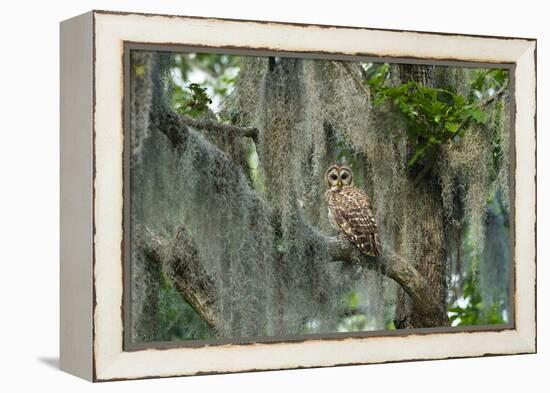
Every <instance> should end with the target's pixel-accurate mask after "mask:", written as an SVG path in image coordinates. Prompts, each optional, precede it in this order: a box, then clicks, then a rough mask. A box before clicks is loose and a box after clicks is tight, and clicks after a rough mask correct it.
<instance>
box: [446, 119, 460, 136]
mask: <svg viewBox="0 0 550 393" xmlns="http://www.w3.org/2000/svg"><path fill="white" fill-rule="evenodd" d="M458 127H460V124H459V123H455V122H447V123H445V128H446V129H447V130H449V131H451V132H452V133H453V134H454V133H455V132H456V131H457V130H458Z"/></svg>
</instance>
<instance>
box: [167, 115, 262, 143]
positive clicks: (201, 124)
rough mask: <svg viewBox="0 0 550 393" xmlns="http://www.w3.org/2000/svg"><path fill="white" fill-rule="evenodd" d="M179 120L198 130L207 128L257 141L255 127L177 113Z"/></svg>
mask: <svg viewBox="0 0 550 393" xmlns="http://www.w3.org/2000/svg"><path fill="white" fill-rule="evenodd" d="M178 116H179V118H180V120H181V121H182V122H183V123H185V124H187V125H188V126H190V127H193V128H197V129H199V130H208V131H214V132H223V133H230V134H233V135H237V136H244V137H249V138H252V140H253V141H254V142H256V143H258V134H259V131H258V129H257V128H256V127H238V126H234V125H230V124H222V123H220V122H217V121H214V120H207V119H201V120H198V119H193V118H192V117H190V116H185V115H178Z"/></svg>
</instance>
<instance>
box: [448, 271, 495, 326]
mask: <svg viewBox="0 0 550 393" xmlns="http://www.w3.org/2000/svg"><path fill="white" fill-rule="evenodd" d="M458 303H462V305H461V304H458ZM448 311H449V315H450V316H449V320H450V321H451V324H452V325H453V326H469V325H496V324H503V323H505V322H506V321H505V320H504V318H503V317H502V312H501V305H499V304H498V303H497V302H495V303H493V304H491V305H490V306H489V307H486V305H485V304H484V301H483V298H482V296H481V292H480V290H479V286H478V282H477V279H476V276H475V275H474V274H473V273H470V274H469V275H468V278H467V279H466V281H465V282H464V294H463V302H457V304H455V305H454V306H452V307H449V309H448Z"/></svg>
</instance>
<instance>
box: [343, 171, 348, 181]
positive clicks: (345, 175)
mask: <svg viewBox="0 0 550 393" xmlns="http://www.w3.org/2000/svg"><path fill="white" fill-rule="evenodd" d="M347 178H348V173H347V172H344V173H342V180H346V179H347Z"/></svg>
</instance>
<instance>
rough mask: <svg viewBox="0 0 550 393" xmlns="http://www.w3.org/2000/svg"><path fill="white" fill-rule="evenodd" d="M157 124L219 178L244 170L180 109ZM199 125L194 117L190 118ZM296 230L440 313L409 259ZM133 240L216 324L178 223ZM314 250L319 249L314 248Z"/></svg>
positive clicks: (208, 286) (212, 303)
mask: <svg viewBox="0 0 550 393" xmlns="http://www.w3.org/2000/svg"><path fill="white" fill-rule="evenodd" d="M158 121H159V124H158V126H159V127H158V129H159V130H160V131H161V132H162V133H164V134H165V135H166V136H167V137H168V139H169V140H170V141H171V143H172V145H173V146H174V147H175V148H183V149H185V148H186V144H187V143H190V141H191V140H192V141H193V143H194V144H195V145H194V147H193V148H194V149H199V150H200V151H202V152H203V153H204V154H203V155H204V156H205V157H209V159H211V160H212V161H213V162H217V167H218V168H220V169H223V170H224V171H226V173H222V174H220V176H222V177H223V178H231V179H236V178H238V177H240V176H244V174H243V173H242V171H241V170H240V169H239V168H238V167H237V165H236V164H235V163H233V162H232V160H231V158H230V157H229V156H228V155H227V154H225V153H224V152H222V151H221V150H219V149H218V148H216V147H215V146H213V145H212V144H210V143H209V142H208V141H207V140H205V139H204V138H199V137H198V136H197V135H198V134H197V133H195V132H194V131H193V130H192V129H190V128H188V126H189V124H188V123H187V122H186V121H185V119H184V118H182V116H181V115H178V114H175V113H173V112H166V113H164V114H160V117H159V119H158ZM194 124H195V125H197V126H198V125H199V124H198V123H194ZM190 138H191V139H190ZM242 192H246V193H247V194H248V195H247V196H246V198H249V197H251V198H252V199H253V200H255V205H257V206H261V207H262V208H261V209H259V211H261V212H263V214H265V215H267V216H268V218H267V219H268V221H269V222H271V223H273V225H276V221H277V220H275V219H274V217H273V214H274V213H273V209H272V208H270V207H269V206H268V205H267V203H266V202H265V201H263V200H262V199H261V198H260V197H259V196H258V195H257V194H256V193H255V192H254V190H253V189H251V188H250V187H247V188H245V189H244V190H242ZM299 227H300V231H299V232H298V233H297V235H299V236H302V237H303V238H304V240H305V241H306V242H308V243H309V247H310V249H311V250H316V252H326V254H325V255H328V256H329V257H330V260H332V261H335V262H336V261H338V262H344V263H353V264H358V265H361V266H364V267H366V268H370V269H375V270H377V271H380V272H381V273H382V274H384V275H386V276H387V277H389V278H391V279H393V280H394V281H396V282H397V283H398V284H399V285H400V286H401V287H403V289H404V290H405V291H406V292H407V294H408V295H409V296H410V297H411V299H412V301H413V302H414V303H415V306H416V310H419V312H420V313H422V315H426V316H429V315H433V316H434V317H435V316H436V315H441V314H440V313H445V312H446V311H445V310H441V309H440V307H439V304H438V302H437V301H436V297H435V296H433V294H432V292H431V289H430V287H429V286H428V284H427V282H426V280H425V279H424V278H423V277H422V276H421V275H420V273H419V272H418V271H417V270H416V269H415V267H414V265H413V264H411V263H410V262H409V261H407V260H406V259H404V258H403V257H401V256H400V255H398V254H396V253H395V252H393V251H391V250H385V251H384V253H383V254H382V255H381V256H378V257H372V256H366V255H365V254H363V253H362V252H361V251H360V250H359V249H358V248H357V247H355V246H354V245H353V244H351V243H350V242H348V241H347V240H345V239H343V238H341V237H338V236H334V237H331V236H326V235H324V234H322V233H321V232H320V231H319V230H318V229H317V228H314V227H312V226H311V225H309V224H308V223H307V222H305V220H304V219H301V221H300V225H299ZM142 232H143V233H142V235H140V241H139V243H140V244H139V246H140V247H141V248H142V250H143V251H144V252H145V254H146V255H147V256H148V257H149V259H151V260H152V261H154V262H156V263H162V264H163V265H164V266H168V267H169V268H170V269H171V270H172V271H173V272H174V275H173V277H174V283H175V286H176V288H177V289H178V291H179V292H180V293H181V294H182V295H183V296H184V297H185V299H186V300H187V301H188V303H190V304H191V306H192V307H193V308H194V309H195V310H196V311H197V313H198V314H199V315H201V316H202V317H203V318H204V319H205V320H206V321H207V322H208V323H209V324H210V325H211V326H213V327H216V326H221V325H219V323H220V321H221V318H220V316H219V312H218V309H217V306H216V290H215V285H214V283H213V282H212V279H211V277H209V276H208V274H207V273H206V272H205V271H204V269H203V267H202V266H201V264H200V258H199V255H198V251H197V249H196V247H195V246H194V245H193V242H192V240H191V239H190V238H189V237H188V236H187V234H186V232H185V230H184V229H183V228H182V229H180V230H179V231H178V233H177V234H176V236H175V238H174V240H173V241H172V242H170V241H168V240H166V239H164V238H163V237H162V236H160V235H159V234H155V233H153V232H152V231H151V230H149V229H146V228H145V229H142ZM319 250H320V251H319Z"/></svg>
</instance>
